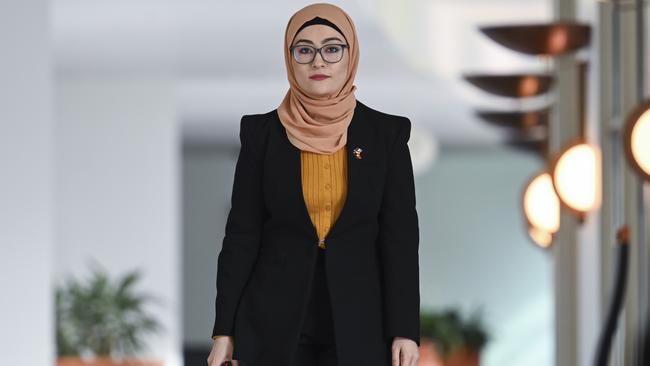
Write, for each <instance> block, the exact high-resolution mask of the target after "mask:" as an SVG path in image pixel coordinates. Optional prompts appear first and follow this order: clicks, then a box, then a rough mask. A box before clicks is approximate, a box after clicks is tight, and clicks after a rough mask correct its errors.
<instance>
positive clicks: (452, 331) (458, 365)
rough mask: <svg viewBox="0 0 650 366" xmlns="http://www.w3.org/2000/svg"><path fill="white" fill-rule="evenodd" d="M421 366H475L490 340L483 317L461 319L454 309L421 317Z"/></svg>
mask: <svg viewBox="0 0 650 366" xmlns="http://www.w3.org/2000/svg"><path fill="white" fill-rule="evenodd" d="M420 321H421V338H422V341H421V342H420V362H419V365H420V366H478V365H479V364H480V353H481V350H482V349H483V348H484V347H485V345H486V344H487V342H488V340H489V335H488V333H487V331H486V330H485V326H484V325H483V321H482V314H481V312H479V311H475V312H474V313H473V314H472V315H471V316H470V317H469V318H468V319H463V318H462V317H461V316H460V314H459V312H458V311H457V310H455V309H446V310H442V311H423V312H422V313H421V314H420Z"/></svg>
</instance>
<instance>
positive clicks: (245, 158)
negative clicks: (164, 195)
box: [212, 101, 420, 366]
mask: <svg viewBox="0 0 650 366" xmlns="http://www.w3.org/2000/svg"><path fill="white" fill-rule="evenodd" d="M410 131H411V122H410V120H409V119H408V118H406V117H401V116H395V115H390V114H386V113H382V112H379V111H377V110H374V109H371V108H370V107H368V106H366V105H364V104H363V103H361V102H359V101H357V105H356V107H355V111H354V117H353V119H352V121H351V123H350V126H349V127H348V139H347V154H348V155H347V160H348V192H347V196H346V201H345V203H344V206H343V209H342V211H341V213H340V215H339V217H338V219H337V220H336V221H335V223H334V224H333V225H332V228H331V229H330V231H329V234H328V235H327V236H326V239H325V241H326V244H327V249H326V258H325V266H326V267H325V268H326V272H327V279H328V283H329V291H330V297H331V306H332V314H333V319H334V330H335V337H336V349H337V355H338V361H339V362H338V366H360V365H371V366H382V365H387V366H389V365H390V354H391V351H390V346H391V344H392V339H393V337H394V336H401V337H407V338H410V339H413V340H414V341H416V342H417V344H418V345H419V344H420V290H419V289H420V287H419V262H418V261H419V258H418V250H419V227H418V215H417V211H416V204H415V186H414V180H413V168H412V164H411V156H410V153H409V148H408V145H407V142H408V140H409V137H410ZM239 137H240V141H241V148H240V151H239V157H238V160H237V164H236V168H235V177H234V183H233V190H232V199H231V205H232V206H231V209H230V212H229V215H228V219H227V223H226V229H225V236H224V239H223V247H222V249H221V252H220V253H219V255H218V266H217V280H216V282H217V283H216V286H217V295H216V301H215V307H216V317H215V322H214V327H213V331H212V335H213V336H215V335H231V336H233V337H234V351H233V358H234V359H235V360H240V361H243V362H244V365H254V366H258V365H259V366H287V365H290V362H291V359H292V356H293V354H294V351H295V349H296V347H297V344H298V339H299V336H300V330H301V329H302V328H301V326H302V320H303V316H304V312H305V309H306V305H307V304H306V301H307V299H308V294H309V292H310V286H311V279H312V277H311V274H312V271H313V269H314V265H315V260H316V258H317V254H318V253H317V250H319V249H318V248H317V243H318V235H317V233H316V229H315V227H314V225H313V224H312V222H311V219H310V217H309V214H308V211H307V207H306V205H305V201H304V199H303V193H302V181H301V174H300V169H301V165H300V150H299V149H298V148H296V147H295V146H293V145H292V144H291V143H290V142H289V139H288V138H287V136H286V132H285V129H284V126H283V125H282V124H281V122H280V119H279V118H278V115H277V110H273V111H271V112H268V113H264V114H254V115H245V116H244V117H243V118H242V120H241V124H240V133H239ZM357 147H359V148H361V149H363V151H362V153H361V157H362V158H361V159H357V158H356V157H355V154H354V153H353V150H354V149H355V148H357Z"/></svg>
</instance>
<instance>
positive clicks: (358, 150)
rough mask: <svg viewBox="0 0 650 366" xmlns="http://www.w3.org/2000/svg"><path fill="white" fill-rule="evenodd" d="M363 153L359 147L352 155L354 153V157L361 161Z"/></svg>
mask: <svg viewBox="0 0 650 366" xmlns="http://www.w3.org/2000/svg"><path fill="white" fill-rule="evenodd" d="M362 151H363V149H362V148H360V147H357V148H355V149H354V150H352V153H354V157H355V158H357V159H361V152H362Z"/></svg>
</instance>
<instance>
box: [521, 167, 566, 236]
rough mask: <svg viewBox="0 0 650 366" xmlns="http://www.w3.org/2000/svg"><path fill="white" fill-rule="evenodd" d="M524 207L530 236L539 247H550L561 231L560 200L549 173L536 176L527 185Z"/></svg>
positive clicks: (523, 196)
mask: <svg viewBox="0 0 650 366" xmlns="http://www.w3.org/2000/svg"><path fill="white" fill-rule="evenodd" d="M522 206H523V210H524V217H525V218H526V222H527V223H528V234H529V236H530V237H531V239H532V240H533V241H534V242H535V243H536V244H537V245H539V246H541V247H544V248H546V247H548V246H549V245H550V244H551V241H552V240H553V234H555V233H556V232H557V231H558V230H559V229H560V200H559V199H558V197H557V195H556V194H555V190H554V189H553V182H552V179H551V175H550V174H549V173H548V172H547V171H542V172H540V173H538V174H536V175H534V176H533V177H532V178H531V179H530V180H529V182H528V184H526V188H525V189H524V192H523V195H522Z"/></svg>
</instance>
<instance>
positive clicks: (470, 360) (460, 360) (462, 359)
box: [444, 347, 480, 366]
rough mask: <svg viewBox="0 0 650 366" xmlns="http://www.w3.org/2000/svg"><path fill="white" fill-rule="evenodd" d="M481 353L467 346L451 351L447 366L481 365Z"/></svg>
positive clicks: (446, 361) (446, 362)
mask: <svg viewBox="0 0 650 366" xmlns="http://www.w3.org/2000/svg"><path fill="white" fill-rule="evenodd" d="M479 364H480V357H479V353H478V352H475V351H472V350H470V349H468V348H466V347H461V348H458V349H457V350H455V351H453V352H451V353H450V354H449V355H448V356H447V359H446V360H445V364H444V365H445V366H479Z"/></svg>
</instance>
